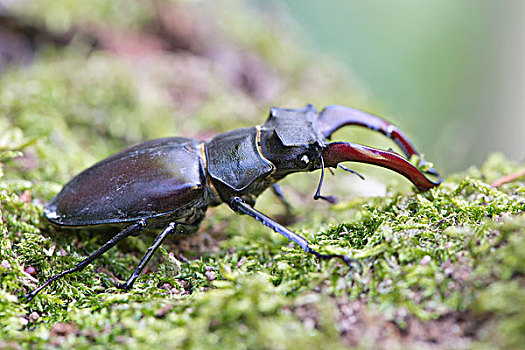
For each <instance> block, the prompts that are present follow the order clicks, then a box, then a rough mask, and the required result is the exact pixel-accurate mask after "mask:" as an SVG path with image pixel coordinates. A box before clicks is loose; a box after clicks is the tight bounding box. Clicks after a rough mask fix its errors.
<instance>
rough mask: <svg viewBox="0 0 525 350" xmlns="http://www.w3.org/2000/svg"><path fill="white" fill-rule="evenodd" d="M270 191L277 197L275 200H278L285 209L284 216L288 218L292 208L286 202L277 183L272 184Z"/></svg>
mask: <svg viewBox="0 0 525 350" xmlns="http://www.w3.org/2000/svg"><path fill="white" fill-rule="evenodd" d="M272 191H273V193H274V194H275V195H276V196H277V198H279V200H280V201H281V203H283V205H284V207H285V208H286V215H287V216H289V215H290V214H291V213H292V206H291V205H290V202H288V201H287V200H286V197H285V196H284V193H283V189H282V188H281V186H279V184H277V183H275V184H273V186H272Z"/></svg>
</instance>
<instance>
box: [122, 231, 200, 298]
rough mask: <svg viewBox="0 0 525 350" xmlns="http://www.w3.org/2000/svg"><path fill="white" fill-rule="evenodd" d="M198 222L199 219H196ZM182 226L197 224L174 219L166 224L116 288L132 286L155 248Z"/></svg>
mask: <svg viewBox="0 0 525 350" xmlns="http://www.w3.org/2000/svg"><path fill="white" fill-rule="evenodd" d="M198 222H199V223H200V221H198ZM181 227H182V228H183V229H184V230H191V231H193V230H194V229H196V228H197V225H195V224H186V223H180V222H176V221H172V222H170V223H169V224H168V226H167V227H166V228H165V229H164V230H163V231H162V232H161V233H160V235H159V236H158V237H157V238H156V239H155V242H153V244H152V245H151V247H149V248H148V250H147V251H146V254H145V255H144V257H143V258H142V260H141V261H140V263H139V264H138V266H137V267H136V268H135V270H134V271H133V273H132V274H131V276H129V278H128V280H127V281H126V283H118V284H117V287H118V288H122V289H125V290H130V289H131V287H133V284H134V283H135V281H136V280H137V278H138V277H139V276H140V274H141V273H142V270H144V268H145V267H146V265H147V264H148V262H149V261H150V260H151V258H152V257H153V255H154V254H155V252H156V251H157V249H159V247H160V246H161V245H162V243H164V241H165V240H166V238H167V237H168V236H169V235H170V234H171V233H175V232H177V229H178V228H181Z"/></svg>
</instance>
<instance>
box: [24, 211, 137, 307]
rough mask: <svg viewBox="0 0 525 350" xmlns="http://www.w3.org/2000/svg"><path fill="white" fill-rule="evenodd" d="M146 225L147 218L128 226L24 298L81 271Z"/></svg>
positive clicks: (27, 299) (33, 295) (31, 297)
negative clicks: (73, 265)
mask: <svg viewBox="0 0 525 350" xmlns="http://www.w3.org/2000/svg"><path fill="white" fill-rule="evenodd" d="M145 227H146V220H140V221H138V222H137V223H135V224H133V225H131V226H128V227H127V228H125V229H124V230H123V231H121V232H120V233H118V234H117V235H115V236H114V237H113V238H111V239H110V240H109V241H107V242H106V243H104V245H103V246H102V247H100V248H99V249H98V250H97V251H95V252H94V253H92V254H91V255H90V256H88V257H87V258H85V259H84V260H82V261H81V262H79V263H77V264H76V265H75V267H72V268H70V269H69V270H66V271H63V272H61V273H59V274H58V275H55V276H53V277H51V278H50V279H48V280H47V281H46V282H45V283H44V284H42V285H41V286H40V287H38V288H37V289H35V290H34V291H32V292H31V293H28V294H26V295H24V296H22V298H23V299H25V300H26V301H27V302H30V301H31V300H32V299H33V298H34V297H35V296H36V295H37V294H38V293H40V291H41V290H42V289H44V288H46V287H47V286H48V285H49V284H51V283H52V282H54V281H56V280H57V279H59V278H61V277H63V276H65V275H69V274H70V273H74V272H79V271H82V270H84V269H85V268H86V266H88V265H89V264H91V263H92V262H93V261H94V260H95V259H97V258H98V257H99V256H101V255H102V254H104V253H105V252H107V251H108V250H110V249H111V248H113V247H114V246H115V245H116V244H118V243H119V242H120V241H122V240H123V239H125V238H127V237H129V236H132V235H133V236H136V235H138V234H139V233H140V232H141V231H142V230H144V228H145Z"/></svg>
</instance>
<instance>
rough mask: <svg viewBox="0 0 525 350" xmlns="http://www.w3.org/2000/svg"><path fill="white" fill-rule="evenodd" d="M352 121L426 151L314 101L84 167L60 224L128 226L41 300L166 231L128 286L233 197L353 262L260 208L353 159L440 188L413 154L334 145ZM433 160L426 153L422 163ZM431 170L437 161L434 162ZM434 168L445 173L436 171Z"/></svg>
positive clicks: (379, 125)
mask: <svg viewBox="0 0 525 350" xmlns="http://www.w3.org/2000/svg"><path fill="white" fill-rule="evenodd" d="M345 125H358V126H363V127H367V128H369V129H371V130H374V131H377V132H380V133H382V134H384V135H386V136H387V137H389V138H391V139H392V140H393V141H394V142H395V143H396V144H397V145H398V146H399V147H400V149H401V150H402V152H403V153H404V154H405V155H406V157H407V158H410V157H411V156H413V155H419V153H418V152H417V151H416V149H415V148H414V146H413V145H412V143H411V142H410V141H409V140H408V138H407V137H406V136H405V134H403V133H402V132H401V130H399V129H398V128H397V127H395V126H394V125H393V124H391V123H389V122H387V121H386V120H384V119H382V118H380V117H378V116H376V115H373V114H370V113H366V112H363V111H361V110H358V109H354V108H350V107H345V106H339V105H332V106H328V107H326V108H324V109H323V110H322V111H321V112H318V110H317V109H316V108H315V107H314V106H313V105H310V104H308V105H307V106H306V107H304V108H301V109H283V108H275V107H274V108H271V110H270V113H269V117H268V118H267V120H266V121H265V122H264V123H263V124H261V125H258V126H255V127H249V128H241V129H236V130H231V131H228V132H225V133H223V134H219V135H217V136H215V137H213V138H212V139H211V140H209V141H207V142H204V141H201V140H197V139H193V138H185V137H172V138H162V139H157V140H152V141H147V142H144V143H141V144H139V145H136V146H132V147H130V148H127V149H125V150H123V151H121V152H119V153H117V154H114V155H112V156H110V157H109V158H106V159H104V160H102V161H100V162H99V163H97V164H95V165H93V166H92V167H90V168H88V169H87V170H84V171H83V172H81V173H80V174H79V175H77V176H76V177H74V178H73V179H72V180H71V181H70V182H69V183H67V184H66V185H65V186H64V187H63V189H62V190H61V191H60V192H59V193H58V194H57V195H56V197H54V198H53V199H52V200H51V201H50V202H49V203H48V204H47V205H46V206H45V209H44V214H45V216H46V218H47V219H48V220H49V221H50V222H51V223H52V224H54V225H57V226H64V227H83V226H95V225H110V224H121V225H126V227H125V228H124V229H123V230H122V231H121V232H119V233H118V234H116V235H115V236H113V237H112V238H111V239H110V240H109V241H108V242H106V243H105V244H104V245H102V246H101V247H100V248H99V249H98V250H97V251H95V252H93V253H92V254H91V255H89V256H88V257H87V258H85V259H84V260H82V261H80V262H79V263H77V264H76V265H75V266H74V267H72V268H70V269H68V270H66V271H63V272H61V273H59V274H57V275H55V276H53V277H51V278H50V279H49V280H47V281H46V282H45V283H43V284H42V285H41V286H39V287H38V288H36V289H35V290H34V291H33V292H31V293H29V294H26V295H25V298H26V299H27V300H31V299H33V298H34V297H35V296H36V295H37V294H38V293H39V292H40V291H41V290H42V289H44V288H45V287H46V286H48V285H49V284H50V283H52V282H53V281H55V280H57V279H59V278H61V277H63V276H65V275H67V274H70V273H74V272H78V271H81V270H83V269H84V268H85V267H86V266H88V265H89V264H90V263H91V262H93V261H94V260H95V259H96V258H98V257H99V256H101V255H102V254H104V253H105V252H106V251H108V250H109V249H110V248H112V247H113V246H115V245H116V244H117V243H119V242H120V241H122V240H123V239H125V238H126V237H129V236H131V235H135V236H136V235H139V234H140V233H141V232H142V231H143V230H144V229H145V228H156V229H159V230H161V233H160V234H159V235H158V237H157V238H156V240H155V241H154V243H153V245H152V246H151V247H149V248H148V250H147V252H146V254H145V255H144V257H143V258H142V260H141V261H140V263H139V264H138V266H137V267H136V268H135V270H134V271H133V273H132V274H131V276H130V277H129V278H128V280H127V281H126V282H125V283H123V284H121V283H118V284H117V286H118V287H120V288H122V289H125V290H129V289H130V288H131V287H132V286H133V283H134V282H135V280H136V279H137V277H138V276H139V275H140V273H141V272H142V270H143V269H144V267H145V266H146V264H147V263H148V262H149V260H150V259H151V257H152V256H153V254H154V253H155V251H156V250H157V249H158V248H159V247H160V246H161V245H162V243H163V242H164V240H165V239H166V237H168V236H169V235H170V234H191V233H193V232H195V231H196V230H197V229H198V227H199V224H200V223H201V221H202V220H203V219H204V215H205V212H206V209H207V208H208V207H210V206H217V205H219V204H222V203H225V204H227V205H228V206H229V207H230V208H231V209H232V210H233V211H235V212H237V213H239V214H246V215H249V216H251V217H252V218H254V219H256V220H258V221H260V222H261V223H262V224H263V225H266V226H268V227H269V228H271V229H272V230H274V231H275V232H277V233H280V234H282V235H283V236H285V237H286V238H288V239H289V240H291V241H292V242H294V243H296V244H297V245H299V246H300V247H301V248H302V249H303V250H304V251H305V252H306V253H311V254H314V255H315V256H316V257H318V258H323V259H329V258H341V259H343V260H344V261H346V262H347V263H351V259H350V258H349V257H347V256H343V255H334V254H322V253H320V252H318V251H316V250H314V249H313V248H311V247H310V246H309V243H308V241H307V240H306V239H305V238H303V237H301V236H300V235H298V234H296V233H294V232H292V231H290V230H289V229H287V228H286V227H285V226H283V225H281V224H279V223H278V222H276V221H275V220H273V219H272V218H270V217H268V216H266V215H264V214H263V213H261V212H260V211H258V210H256V209H255V208H254V205H255V201H256V199H257V197H258V196H259V195H260V194H261V193H262V192H263V191H264V190H266V189H267V188H269V187H273V189H274V192H275V193H276V194H277V195H279V197H280V198H281V199H282V200H283V201H284V199H283V197H282V193H281V191H280V189H279V187H278V186H277V182H278V181H279V180H281V179H282V178H284V177H285V176H287V175H289V174H292V173H296V172H311V171H314V170H319V169H320V170H321V178H320V181H319V185H318V187H317V191H316V192H315V194H314V199H324V200H326V201H328V202H334V201H335V197H331V196H322V195H321V185H322V182H323V176H324V169H325V168H334V167H337V166H338V165H339V166H341V167H342V168H343V169H345V170H349V171H351V170H350V169H347V168H345V167H343V166H342V165H340V164H339V163H341V162H346V161H353V162H361V163H369V164H374V165H378V166H381V167H385V168H388V169H391V170H393V171H395V172H398V173H399V174H401V175H403V176H405V177H406V178H407V179H408V180H410V181H411V182H412V183H413V184H414V185H415V186H416V187H417V188H418V189H419V190H421V191H426V190H428V189H430V188H432V187H434V186H437V185H439V183H440V182H441V179H439V180H436V181H432V180H431V179H429V178H428V177H426V176H425V174H423V173H422V172H421V171H420V170H419V169H418V168H417V167H416V166H414V165H412V164H411V163H410V162H409V161H408V160H407V159H406V158H404V157H402V156H401V155H399V154H397V153H396V152H394V151H392V150H388V151H385V150H380V149H377V148H372V147H368V146H364V145H360V144H354V143H350V142H330V143H327V142H326V140H329V139H330V137H331V135H332V134H333V133H334V132H335V131H336V130H338V129H339V128H341V127H343V126H345ZM425 164H426V162H425V160H423V158H422V157H421V158H420V163H419V166H423V165H425ZM427 167H428V166H427ZM428 168H430V169H427V170H426V171H425V172H426V173H427V174H428V175H433V176H437V177H439V174H438V173H437V171H436V170H435V169H434V168H431V167H428Z"/></svg>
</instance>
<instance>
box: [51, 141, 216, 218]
mask: <svg viewBox="0 0 525 350" xmlns="http://www.w3.org/2000/svg"><path fill="white" fill-rule="evenodd" d="M205 181H206V180H205V171H204V165H203V159H202V156H201V142H200V141H198V140H194V139H189V138H182V137H174V138H164V139H157V140H152V141H148V142H145V143H142V144H139V145H136V146H133V147H130V148H128V149H125V150H123V151H121V152H119V153H117V154H115V155H113V156H111V157H109V158H107V159H105V160H103V161H101V162H99V163H97V164H95V165H93V166H92V167H91V168H89V169H86V170H85V171H83V172H82V173H80V174H79V175H77V176H76V177H75V178H73V179H72V180H71V181H70V182H69V183H68V184H66V185H65V186H64V188H63V189H62V191H60V193H59V194H58V195H57V196H56V197H55V198H53V199H52V200H51V202H49V204H48V205H47V206H46V208H45V215H46V217H47V218H48V219H49V220H50V221H51V222H53V223H55V224H57V225H64V226H86V225H99V224H112V223H124V222H133V221H137V220H141V219H151V218H156V217H160V216H169V217H170V218H171V219H176V218H178V217H187V216H188V215H189V211H191V208H192V207H199V208H200V207H206V204H207V203H206V201H205V199H206V193H205V192H206V191H205Z"/></svg>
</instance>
